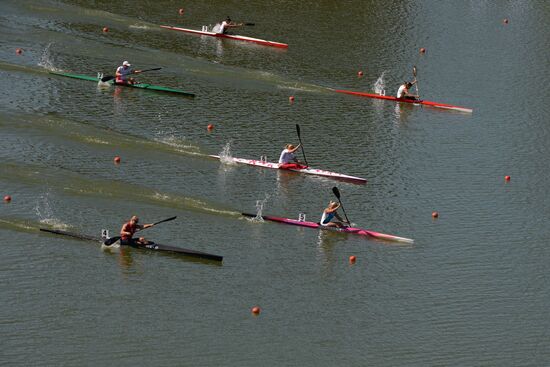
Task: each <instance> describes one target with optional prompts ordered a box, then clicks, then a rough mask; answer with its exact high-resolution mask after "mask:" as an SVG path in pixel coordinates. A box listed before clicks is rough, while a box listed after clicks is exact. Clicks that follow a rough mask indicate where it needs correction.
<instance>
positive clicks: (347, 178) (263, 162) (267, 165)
mask: <svg viewBox="0 0 550 367" xmlns="http://www.w3.org/2000/svg"><path fill="white" fill-rule="evenodd" d="M209 157H212V158H217V159H220V156H218V155H210V156H209ZM227 159H228V160H231V161H232V162H235V163H242V164H248V165H251V166H258V167H264V168H274V169H280V168H279V163H273V162H267V160H264V159H260V160H255V159H243V158H233V157H229V158H227ZM285 170H287V171H293V172H299V173H305V174H309V175H316V176H323V177H329V178H333V179H336V180H342V181H350V182H354V183H366V182H367V180H366V179H365V178H361V177H355V176H349V175H344V174H342V173H336V172H330V171H324V170H321V169H316V168H310V167H307V168H287V169H285Z"/></svg>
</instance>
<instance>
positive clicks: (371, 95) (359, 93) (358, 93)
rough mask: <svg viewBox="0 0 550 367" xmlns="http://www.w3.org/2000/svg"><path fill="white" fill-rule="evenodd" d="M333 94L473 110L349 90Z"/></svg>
mask: <svg viewBox="0 0 550 367" xmlns="http://www.w3.org/2000/svg"><path fill="white" fill-rule="evenodd" d="M335 92H338V93H345V94H352V95H354V96H360V97H368V98H377V99H388V100H390V101H396V102H404V103H412V104H417V105H418V104H419V105H423V106H429V107H436V108H444V109H447V110H454V111H460V112H466V113H472V112H473V110H472V109H471V108H466V107H460V106H453V105H452V104H446V103H439V102H432V101H423V100H411V99H406V98H397V97H393V96H385V95H382V94H374V93H365V92H354V91H351V90H343V89H336V90H335Z"/></svg>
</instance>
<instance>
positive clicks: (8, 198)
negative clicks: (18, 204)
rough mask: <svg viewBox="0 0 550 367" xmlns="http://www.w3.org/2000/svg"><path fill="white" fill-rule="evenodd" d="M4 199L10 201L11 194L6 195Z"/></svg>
mask: <svg viewBox="0 0 550 367" xmlns="http://www.w3.org/2000/svg"><path fill="white" fill-rule="evenodd" d="M4 201H5V202H6V203H9V202H10V201H11V196H9V195H6V196H4Z"/></svg>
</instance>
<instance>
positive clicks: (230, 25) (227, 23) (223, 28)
mask: <svg viewBox="0 0 550 367" xmlns="http://www.w3.org/2000/svg"><path fill="white" fill-rule="evenodd" d="M242 26H243V24H242V23H239V24H237V23H234V22H232V21H231V18H229V16H228V17H227V18H226V19H225V20H224V21H223V22H222V23H221V25H220V29H219V30H218V32H217V33H223V34H227V31H228V30H229V28H235V27H242Z"/></svg>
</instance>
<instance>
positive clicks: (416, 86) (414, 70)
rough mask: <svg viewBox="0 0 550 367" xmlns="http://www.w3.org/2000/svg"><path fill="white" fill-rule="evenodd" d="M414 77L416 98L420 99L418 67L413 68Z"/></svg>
mask: <svg viewBox="0 0 550 367" xmlns="http://www.w3.org/2000/svg"><path fill="white" fill-rule="evenodd" d="M413 75H414V81H415V83H414V86H415V88H416V97H417V98H420V93H419V92H418V80H416V65H415V66H413Z"/></svg>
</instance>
